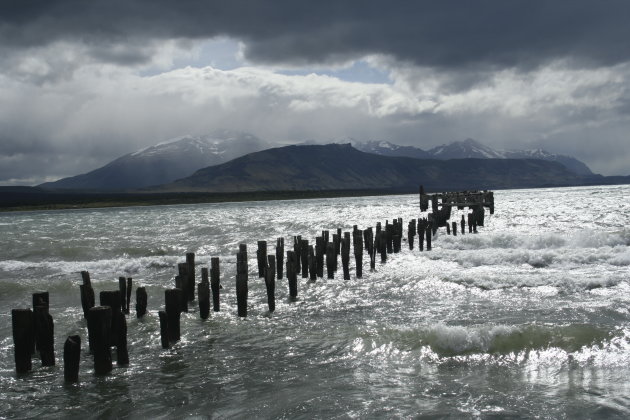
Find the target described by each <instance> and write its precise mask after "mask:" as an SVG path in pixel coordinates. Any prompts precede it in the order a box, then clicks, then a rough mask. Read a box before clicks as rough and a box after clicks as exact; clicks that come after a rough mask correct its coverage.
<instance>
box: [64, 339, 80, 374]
mask: <svg viewBox="0 0 630 420" xmlns="http://www.w3.org/2000/svg"><path fill="white" fill-rule="evenodd" d="M80 361H81V337H79V336H78V335H71V336H68V338H66V342H65V343H64V344H63V378H64V380H65V381H66V382H79V363H80Z"/></svg>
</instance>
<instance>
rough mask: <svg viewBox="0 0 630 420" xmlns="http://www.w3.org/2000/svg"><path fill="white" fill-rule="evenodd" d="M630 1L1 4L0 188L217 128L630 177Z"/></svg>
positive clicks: (94, 0) (6, 0)
mask: <svg viewBox="0 0 630 420" xmlns="http://www.w3.org/2000/svg"><path fill="white" fill-rule="evenodd" d="M628 22H630V2H628V1H625V0H592V1H586V0H553V1H550V0H545V1H541V0H510V1H504V0H467V1H461V0H456V1H455V0H440V1H423V0H416V1H412V0H409V1H405V0H400V1H391V0H388V1H376V0H348V1H345V0H334V1H327V0H320V1H296V0H272V1H254V0H230V1H199V0H197V1H193V0H178V1H170V0H169V1H167V0H135V1H134V0H107V1H101V0H90V1H83V0H2V1H0V185H36V184H39V183H41V182H45V181H52V180H56V179H59V178H61V177H65V176H70V175H76V174H79V173H84V172H88V171H90V170H92V169H95V168H97V167H100V166H102V165H104V164H106V163H108V162H109V161H111V160H113V159H115V158H117V157H119V156H121V155H124V154H126V153H129V152H133V151H135V150H138V149H140V148H143V147H147V146H150V145H152V144H156V143H159V142H162V141H165V140H168V139H170V138H173V137H178V136H182V135H202V134H206V133H209V132H212V131H215V130H217V129H227V130H235V131H242V132H247V133H251V134H254V135H256V136H258V137H260V138H262V139H264V140H267V141H270V142H281V143H297V142H302V141H305V140H316V141H319V142H328V141H337V140H340V139H346V138H354V139H357V140H365V141H367V140H387V141H391V142H393V143H397V144H401V145H411V146H416V147H420V148H423V149H428V148H431V147H434V146H437V145H440V144H445V143H450V142H452V141H457V140H464V139H466V138H473V139H475V140H478V141H480V142H482V143H484V144H486V145H488V146H491V147H494V148H498V149H532V148H543V149H545V150H547V151H550V152H553V153H561V154H568V155H572V156H575V157H577V158H578V159H580V160H582V161H584V162H585V163H586V164H587V165H589V167H590V168H591V169H592V170H593V171H594V172H597V173H601V174H604V175H630V139H629V138H628V133H629V131H630V130H629V129H630V89H629V86H630V83H629V82H630V42H628V40H630V25H629V24H628Z"/></svg>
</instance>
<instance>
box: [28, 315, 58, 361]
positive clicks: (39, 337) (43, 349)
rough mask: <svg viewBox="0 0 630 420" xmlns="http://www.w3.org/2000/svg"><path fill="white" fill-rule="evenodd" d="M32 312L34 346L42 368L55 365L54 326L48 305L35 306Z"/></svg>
mask: <svg viewBox="0 0 630 420" xmlns="http://www.w3.org/2000/svg"><path fill="white" fill-rule="evenodd" d="M34 309H35V310H34V311H33V324H34V327H35V328H34V329H35V346H36V348H37V351H38V352H39V356H40V359H41V361H42V366H54V365H55V326H54V323H53V319H52V316H51V315H50V313H48V305H42V306H36V307H35V308H34Z"/></svg>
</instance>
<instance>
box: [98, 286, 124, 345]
mask: <svg viewBox="0 0 630 420" xmlns="http://www.w3.org/2000/svg"><path fill="white" fill-rule="evenodd" d="M99 297H100V302H101V306H109V307H110V308H112V311H111V315H110V321H111V326H110V329H111V334H110V339H111V341H110V346H115V345H117V344H118V343H117V340H118V324H119V322H118V314H122V311H121V303H120V302H121V298H120V291H119V290H114V291H102V292H101V293H100V295H99Z"/></svg>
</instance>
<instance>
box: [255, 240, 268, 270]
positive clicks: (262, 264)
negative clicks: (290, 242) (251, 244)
mask: <svg viewBox="0 0 630 420" xmlns="http://www.w3.org/2000/svg"><path fill="white" fill-rule="evenodd" d="M256 260H257V261H258V278H259V279H262V278H264V277H265V269H266V268H267V241H258V249H257V250H256Z"/></svg>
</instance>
